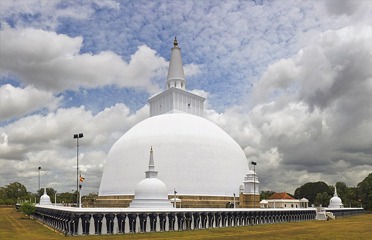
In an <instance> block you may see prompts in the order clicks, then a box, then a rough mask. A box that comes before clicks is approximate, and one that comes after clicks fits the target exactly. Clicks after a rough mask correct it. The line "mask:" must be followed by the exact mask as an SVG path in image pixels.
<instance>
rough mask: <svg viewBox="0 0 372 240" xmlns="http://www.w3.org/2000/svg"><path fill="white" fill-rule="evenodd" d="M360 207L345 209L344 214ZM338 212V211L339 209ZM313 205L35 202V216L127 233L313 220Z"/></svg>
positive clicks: (85, 231)
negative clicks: (173, 206) (159, 206)
mask: <svg viewBox="0 0 372 240" xmlns="http://www.w3.org/2000/svg"><path fill="white" fill-rule="evenodd" d="M345 212H347V214H348V215H350V214H360V213H362V212H363V209H361V208H360V209H359V208H356V209H348V210H346V208H345V209H344V214H345ZM338 213H340V212H338ZM315 215H316V209H315V208H299V209H243V208H236V209H224V208H221V209H209V208H207V209H199V208H179V209H170V210H154V209H130V208H71V207H57V206H37V207H36V212H35V214H34V217H35V218H36V219H37V220H39V221H41V222H43V223H44V224H46V225H48V226H50V227H52V228H54V229H56V230H58V231H60V232H62V233H64V234H65V235H91V234H93V235H94V234H127V233H144V232H166V231H184V230H196V229H207V228H222V227H233V226H247V225H257V224H274V223H282V222H300V221H309V220H314V219H315Z"/></svg>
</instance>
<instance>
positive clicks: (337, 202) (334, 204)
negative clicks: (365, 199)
mask: <svg viewBox="0 0 372 240" xmlns="http://www.w3.org/2000/svg"><path fill="white" fill-rule="evenodd" d="M343 207H344V205H343V204H342V200H341V198H339V197H338V195H337V188H336V186H335V193H334V194H333V197H332V198H331V199H330V200H329V205H328V208H343Z"/></svg>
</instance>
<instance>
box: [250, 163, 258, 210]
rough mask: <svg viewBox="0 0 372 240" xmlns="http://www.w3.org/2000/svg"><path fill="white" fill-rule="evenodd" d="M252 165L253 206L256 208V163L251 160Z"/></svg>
mask: <svg viewBox="0 0 372 240" xmlns="http://www.w3.org/2000/svg"><path fill="white" fill-rule="evenodd" d="M251 163H252V165H253V173H254V175H253V208H256V165H257V162H253V161H252V162H251Z"/></svg>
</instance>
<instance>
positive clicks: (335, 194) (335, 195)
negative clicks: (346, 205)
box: [333, 185, 338, 197]
mask: <svg viewBox="0 0 372 240" xmlns="http://www.w3.org/2000/svg"><path fill="white" fill-rule="evenodd" d="M333 196H334V197H338V195H337V187H336V185H335V193H334V194H333Z"/></svg>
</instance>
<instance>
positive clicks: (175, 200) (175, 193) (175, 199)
mask: <svg viewBox="0 0 372 240" xmlns="http://www.w3.org/2000/svg"><path fill="white" fill-rule="evenodd" d="M176 195H177V191H176V189H174V196H173V199H174V208H177V198H176Z"/></svg>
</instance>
